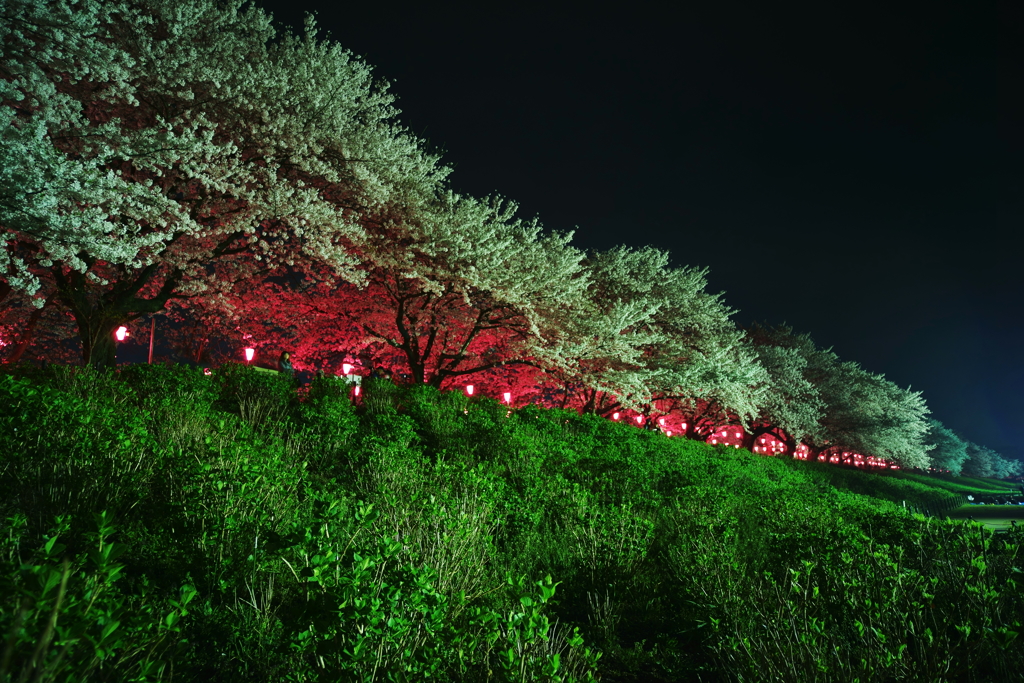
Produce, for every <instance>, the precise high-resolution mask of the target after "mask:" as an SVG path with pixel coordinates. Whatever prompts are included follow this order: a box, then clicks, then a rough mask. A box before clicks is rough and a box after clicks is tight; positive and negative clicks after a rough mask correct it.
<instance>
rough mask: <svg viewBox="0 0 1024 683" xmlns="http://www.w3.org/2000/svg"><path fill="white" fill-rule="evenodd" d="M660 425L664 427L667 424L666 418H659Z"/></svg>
mask: <svg viewBox="0 0 1024 683" xmlns="http://www.w3.org/2000/svg"><path fill="white" fill-rule="evenodd" d="M658 424H660V425H663V424H665V418H663V417H659V418H658Z"/></svg>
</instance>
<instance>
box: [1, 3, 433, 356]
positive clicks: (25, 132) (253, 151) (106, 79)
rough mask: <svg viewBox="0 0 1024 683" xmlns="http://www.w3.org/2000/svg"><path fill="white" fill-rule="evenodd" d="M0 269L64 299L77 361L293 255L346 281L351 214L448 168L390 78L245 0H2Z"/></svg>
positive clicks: (353, 276) (354, 229) (406, 193)
mask: <svg viewBox="0 0 1024 683" xmlns="http://www.w3.org/2000/svg"><path fill="white" fill-rule="evenodd" d="M3 12H4V14H3V17H2V19H3V21H0V24H2V25H3V27H4V28H3V29H2V30H3V31H4V33H3V35H2V36H0V38H2V46H3V48H2V49H3V52H2V55H0V74H2V75H3V78H0V88H2V89H0V115H3V116H5V117H6V118H7V120H8V122H9V125H8V126H6V129H5V133H4V137H3V142H2V146H0V174H2V176H0V228H2V229H3V231H4V236H5V250H4V252H3V254H2V256H0V259H2V261H0V278H2V279H3V281H4V283H5V285H6V286H8V287H10V288H12V289H16V290H18V291H21V292H24V293H26V294H28V295H31V296H35V297H37V298H38V299H40V302H41V301H43V300H45V299H46V298H48V297H49V296H50V295H51V293H56V298H57V300H58V301H59V302H60V303H61V304H62V305H63V306H65V307H66V308H67V309H68V310H70V311H71V312H72V314H73V315H74V317H75V319H76V322H77V325H78V329H79V334H80V336H81V339H82V347H83V354H84V359H85V361H86V362H88V363H95V364H109V363H111V362H112V361H113V343H112V340H111V334H110V333H111V331H112V330H113V329H114V327H116V326H117V325H119V324H122V323H123V322H125V321H127V320H131V319H132V318H134V317H137V316H139V315H144V314H147V313H153V312H156V311H159V310H162V309H163V308H164V307H165V306H166V304H167V302H168V301H169V300H171V299H175V298H184V297H192V296H198V295H203V296H206V297H207V298H208V299H209V300H210V301H213V302H216V301H217V299H218V297H219V296H220V295H222V294H224V293H225V292H227V291H229V290H230V288H231V286H232V285H233V284H234V283H236V282H238V281H240V280H243V279H252V278H259V277H263V276H266V275H269V274H272V273H273V272H274V271H275V270H276V269H280V268H282V267H284V266H287V265H291V264H294V263H297V262H302V261H303V260H315V261H318V262H321V263H324V264H327V265H329V266H330V268H329V270H330V272H331V275H332V278H333V279H335V280H336V281H357V280H358V278H359V276H360V273H359V271H358V270H357V268H356V265H357V263H358V260H357V259H356V257H355V256H354V254H353V249H354V245H357V244H358V243H359V241H360V239H361V238H362V230H361V228H360V226H359V220H360V215H361V214H362V212H363V211H365V210H367V209H368V208H369V207H373V206H377V205H380V204H381V203H383V202H385V201H389V200H390V199H392V198H393V197H395V196H401V197H402V201H403V202H405V203H406V204H409V205H415V204H416V203H417V202H418V201H420V200H421V198H423V197H428V196H431V195H432V193H433V192H434V191H435V189H436V186H438V184H439V183H440V182H441V181H442V180H443V178H444V177H445V175H446V174H447V169H444V168H441V167H439V166H438V164H437V161H438V157H437V155H434V154H431V153H428V152H426V151H424V150H423V148H422V145H421V143H420V142H419V141H418V140H417V139H415V138H414V137H412V136H410V135H409V134H408V133H406V132H405V130H404V129H402V128H401V127H399V126H398V125H397V124H396V123H395V122H394V117H395V116H396V114H397V111H396V110H395V109H394V108H393V107H392V103H393V101H394V98H393V97H392V96H391V95H389V94H388V93H387V86H386V84H378V83H375V82H374V81H373V79H372V78H371V76H370V68H369V67H368V66H366V65H365V64H363V63H362V62H360V61H358V60H357V59H355V58H353V57H352V55H351V54H350V53H348V52H347V51H345V50H343V49H342V48H340V47H339V46H337V45H336V44H334V43H331V42H328V41H319V40H317V39H316V37H315V33H316V26H315V24H314V23H313V22H312V21H311V20H309V21H307V25H306V31H305V34H304V35H303V36H301V37H300V36H292V35H285V36H277V35H276V34H275V30H274V29H273V27H272V26H271V18H270V17H269V16H268V15H267V14H266V13H264V12H263V11H262V10H260V9H258V8H248V9H243V2H241V0H231V1H229V2H215V1H214V0H188V1H186V2H181V1H179V0H143V1H142V2H138V3H133V4H132V5H131V6H128V5H127V4H119V3H106V2H98V1H97V0H83V1H81V2H70V1H67V0H12V1H11V2H8V3H5V5H4V6H3Z"/></svg>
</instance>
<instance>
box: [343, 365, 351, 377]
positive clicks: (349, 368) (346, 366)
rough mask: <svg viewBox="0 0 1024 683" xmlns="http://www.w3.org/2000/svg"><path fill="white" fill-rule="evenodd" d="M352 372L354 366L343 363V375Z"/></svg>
mask: <svg viewBox="0 0 1024 683" xmlns="http://www.w3.org/2000/svg"><path fill="white" fill-rule="evenodd" d="M350 372H352V364H351V363H342V364H341V374H343V375H347V374H348V373H350Z"/></svg>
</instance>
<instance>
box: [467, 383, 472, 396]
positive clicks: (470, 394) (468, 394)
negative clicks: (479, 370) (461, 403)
mask: <svg viewBox="0 0 1024 683" xmlns="http://www.w3.org/2000/svg"><path fill="white" fill-rule="evenodd" d="M472 395H473V385H472V384H467V385H466V396H472Z"/></svg>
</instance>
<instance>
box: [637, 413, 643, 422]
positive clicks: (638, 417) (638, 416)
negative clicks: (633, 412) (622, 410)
mask: <svg viewBox="0 0 1024 683" xmlns="http://www.w3.org/2000/svg"><path fill="white" fill-rule="evenodd" d="M643 421H644V418H643V415H637V416H636V423H637V424H640V423H641V422H643Z"/></svg>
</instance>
